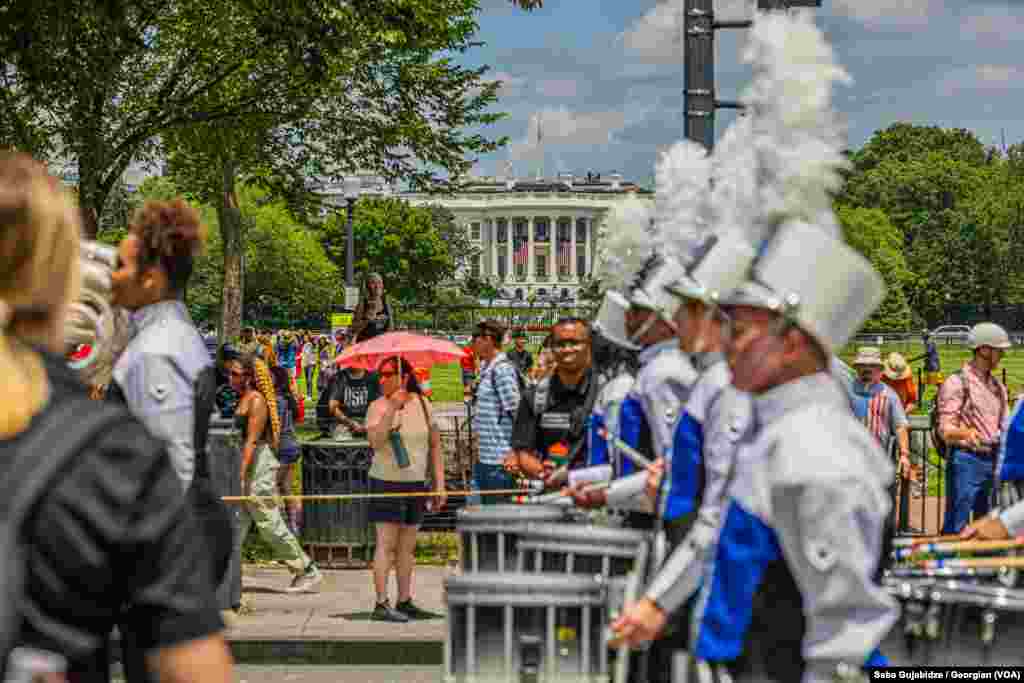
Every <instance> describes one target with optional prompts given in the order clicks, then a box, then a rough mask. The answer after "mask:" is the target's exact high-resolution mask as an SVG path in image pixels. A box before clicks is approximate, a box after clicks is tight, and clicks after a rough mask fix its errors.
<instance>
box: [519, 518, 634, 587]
mask: <svg viewBox="0 0 1024 683" xmlns="http://www.w3.org/2000/svg"><path fill="white" fill-rule="evenodd" d="M649 541H650V534H649V533H647V532H644V531H639V530H637V529H620V528H614V527H608V526H599V525H595V524H586V525H583V524H530V525H529V526H527V528H526V531H524V532H523V533H522V534H520V536H519V541H518V545H517V547H518V549H519V559H518V564H517V566H516V570H517V571H520V572H523V571H534V572H553V573H557V574H588V575H600V576H603V577H605V578H608V577H610V576H625V575H626V574H628V573H629V572H631V571H633V570H634V569H636V570H637V571H639V572H640V573H643V572H644V570H645V568H644V567H642V566H640V567H638V566H637V564H638V563H639V561H640V558H641V557H642V556H645V553H643V552H642V550H643V549H644V547H645V546H646V545H647V544H648V542H649Z"/></svg>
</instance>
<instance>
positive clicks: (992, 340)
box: [938, 323, 1010, 534]
mask: <svg viewBox="0 0 1024 683" xmlns="http://www.w3.org/2000/svg"><path fill="white" fill-rule="evenodd" d="M968 341H969V344H970V347H971V349H972V350H973V351H974V354H973V358H972V359H971V360H970V361H969V362H967V363H965V364H964V367H963V368H962V369H961V370H960V371H959V372H957V373H956V374H954V375H950V376H949V378H947V379H946V381H945V382H944V383H943V384H942V387H941V388H940V389H939V396H938V410H939V436H940V437H941V438H942V440H943V441H945V442H946V444H948V445H949V455H948V456H947V461H946V518H945V521H944V523H943V527H942V533H944V534H958V533H960V531H961V530H962V529H963V528H964V527H965V526H966V525H967V522H968V521H970V520H969V518H970V515H971V513H972V512H973V513H974V515H975V517H981V516H982V515H985V514H987V513H988V511H989V508H990V507H991V498H992V484H993V478H994V473H995V462H996V455H997V454H998V450H999V440H1000V438H1002V433H1003V423H1004V421H1005V420H1006V417H1007V394H1006V387H1004V386H1003V385H1002V383H1001V382H1000V381H999V380H998V379H996V377H995V374H994V372H995V370H996V368H997V367H999V363H1000V361H1001V360H1002V358H1003V353H1004V351H1005V350H1006V349H1008V348H1010V337H1009V335H1007V334H1006V330H1004V329H1003V328H1001V327H999V326H998V325H996V324H994V323H981V324H978V325H975V326H974V327H973V328H972V329H971V333H970V336H969V340H968Z"/></svg>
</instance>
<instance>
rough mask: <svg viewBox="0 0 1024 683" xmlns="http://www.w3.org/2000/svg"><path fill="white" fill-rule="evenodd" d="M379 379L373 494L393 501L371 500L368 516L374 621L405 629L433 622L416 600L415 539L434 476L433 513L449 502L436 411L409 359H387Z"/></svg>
mask: <svg viewBox="0 0 1024 683" xmlns="http://www.w3.org/2000/svg"><path fill="white" fill-rule="evenodd" d="M377 374H378V376H379V377H380V386H381V392H382V394H383V395H382V396H381V397H380V398H378V399H377V400H376V401H374V402H373V403H372V404H371V405H370V410H369V413H368V414H367V418H366V433H367V440H368V441H369V442H370V446H372V447H373V464H372V465H371V467H370V493H383V494H392V495H391V497H387V498H375V499H372V500H371V501H370V509H369V513H368V517H369V520H370V521H371V522H374V523H375V526H376V533H377V548H376V551H375V552H374V556H373V586H374V590H375V591H376V595H377V602H376V605H375V606H374V609H373V615H372V618H373V619H374V620H376V621H389V622H395V623H404V622H407V621H409V620H410V619H422V618H428V617H430V616H432V615H431V614H430V613H428V612H424V611H423V610H421V609H420V608H419V607H417V606H416V604H415V603H414V602H413V600H412V575H413V568H414V567H415V566H416V533H417V531H418V530H419V527H420V524H422V523H423V518H424V515H425V514H426V504H427V498H426V497H425V496H423V495H422V494H423V493H425V492H427V490H428V487H427V481H428V478H429V475H430V474H431V473H432V474H433V477H432V478H433V482H434V498H433V499H432V503H433V507H434V509H435V510H441V508H443V507H444V505H445V503H446V501H447V494H446V493H445V476H444V460H443V456H442V454H441V435H440V432H439V431H438V428H437V425H436V424H435V422H434V412H433V409H432V408H431V406H430V402H429V401H427V400H426V399H424V398H423V395H422V391H421V389H420V385H419V383H418V382H417V381H416V375H415V373H414V371H413V367H412V365H411V364H410V363H409V362H408V361H406V360H404V359H399V358H388V359H387V360H385V361H384V362H383V363H381V364H380V367H379V369H378V371H377ZM395 494H397V495H395ZM401 494H419V495H414V496H409V497H403V496H402V495H401ZM392 567H394V569H395V574H396V578H397V579H398V601H397V603H395V606H394V607H393V608H392V606H391V602H390V601H389V599H388V576H389V575H390V573H391V569H392Z"/></svg>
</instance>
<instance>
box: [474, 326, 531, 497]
mask: <svg viewBox="0 0 1024 683" xmlns="http://www.w3.org/2000/svg"><path fill="white" fill-rule="evenodd" d="M504 339H505V327H504V326H503V325H502V324H501V323H499V322H497V321H493V320H485V321H483V322H481V323H479V324H478V325H477V327H476V331H475V332H474V334H473V350H474V351H475V352H476V355H477V357H478V358H479V359H480V379H479V381H478V382H477V385H476V393H475V394H474V401H475V402H476V410H475V411H474V415H473V429H475V430H476V433H477V435H478V436H479V438H480V460H479V462H477V463H476V465H474V466H473V479H474V481H475V482H476V487H477V489H478V490H480V491H498V490H503V489H511V488H513V487H514V486H515V480H514V479H513V478H512V475H510V474H509V473H508V472H506V471H505V469H504V467H503V466H502V463H503V461H504V459H505V456H507V455H508V454H509V452H510V451H511V449H512V427H513V425H514V424H515V421H516V411H517V410H518V409H519V398H520V395H519V393H520V392H519V371H518V370H517V369H516V366H515V365H514V364H513V363H512V361H510V360H509V359H508V357H507V356H506V355H505V354H504V353H503V352H502V351H501V347H502V342H503V341H504ZM504 498H505V497H504V496H487V495H485V496H481V501H482V502H483V503H484V504H493V503H498V502H501V500H499V499H502V500H503V499H504Z"/></svg>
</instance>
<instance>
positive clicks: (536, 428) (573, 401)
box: [512, 368, 598, 468]
mask: <svg viewBox="0 0 1024 683" xmlns="http://www.w3.org/2000/svg"><path fill="white" fill-rule="evenodd" d="M545 381H548V382H550V385H549V386H550V389H549V394H548V400H547V408H546V410H545V411H544V414H543V415H537V413H536V411H535V410H534V394H535V393H536V391H537V387H531V388H530V389H529V390H527V392H526V393H525V394H524V395H523V400H521V401H520V402H519V410H518V412H517V413H516V422H515V426H514V427H513V428H512V448H514V449H516V450H528V451H536V452H538V453H539V454H540V455H541V457H542V458H547V457H548V456H549V451H550V449H551V447H552V446H554V445H555V444H557V443H559V442H562V443H564V444H566V445H567V446H568V448H569V452H570V454H574V457H573V458H572V461H571V462H570V464H569V467H570V468H576V467H580V466H581V465H582V464H583V463H584V462H586V450H587V449H586V436H587V433H586V429H585V425H586V420H587V418H588V417H589V415H590V410H589V409H588V407H589V408H592V407H593V396H592V392H594V393H596V391H597V383H598V380H597V376H596V373H595V372H594V369H593V368H589V369H588V370H587V372H586V374H585V375H584V376H583V381H582V382H580V383H579V384H578V385H576V386H574V387H570V386H565V385H564V384H562V381H561V380H560V379H559V377H558V374H557V373H556V374H553V375H551V377H550V378H548V379H547V380H545Z"/></svg>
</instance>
